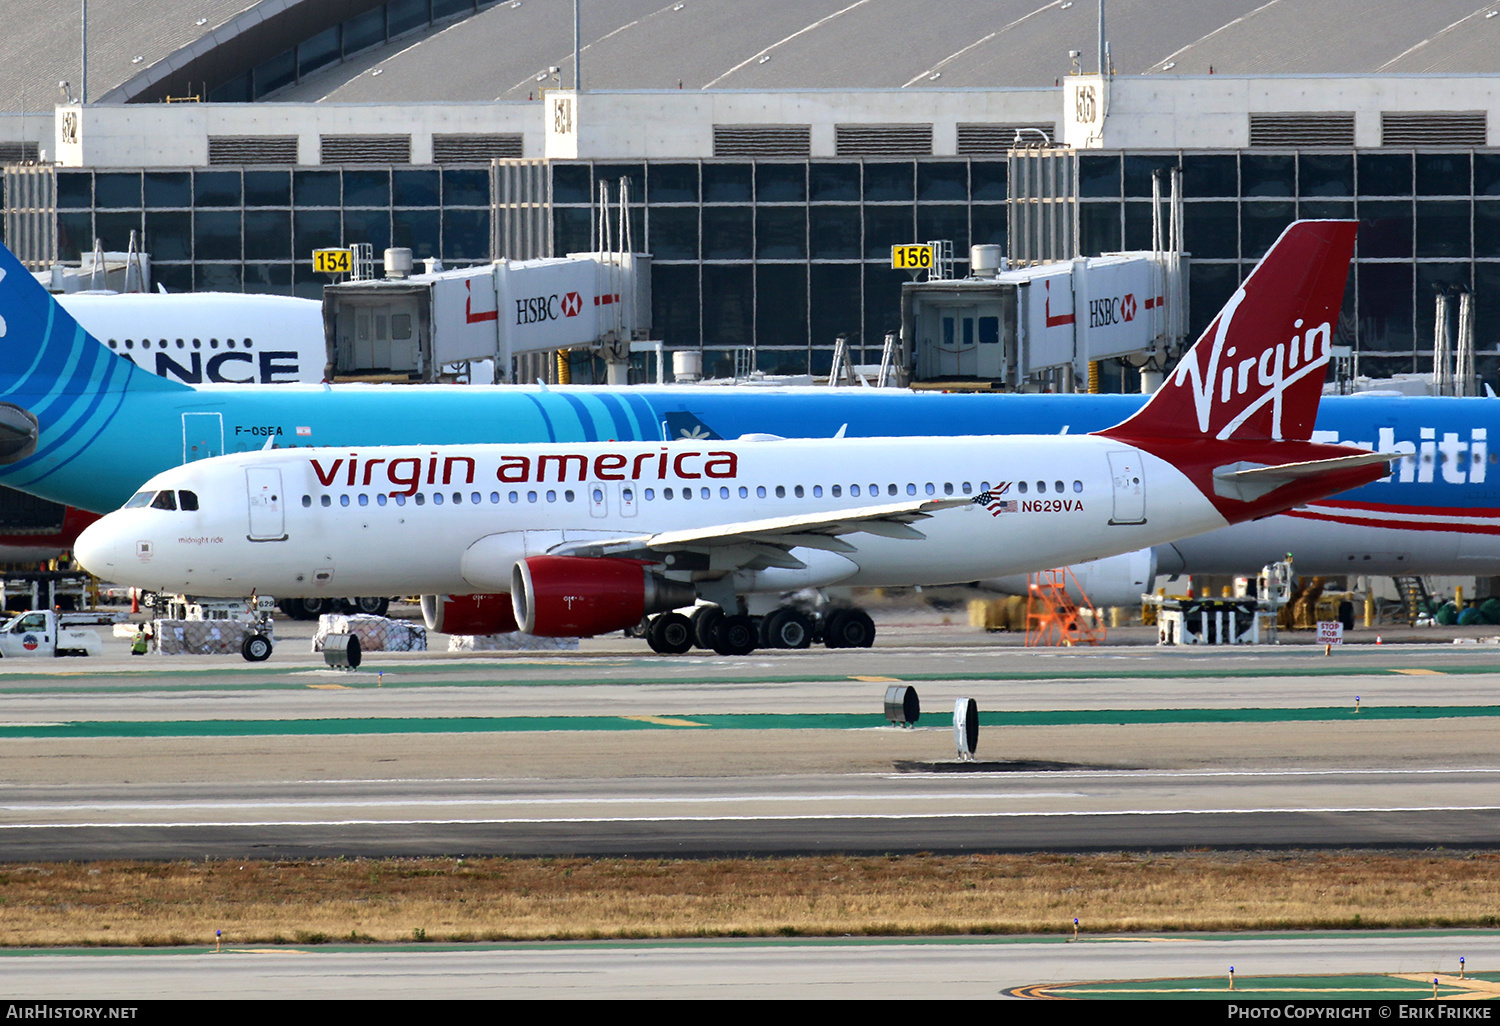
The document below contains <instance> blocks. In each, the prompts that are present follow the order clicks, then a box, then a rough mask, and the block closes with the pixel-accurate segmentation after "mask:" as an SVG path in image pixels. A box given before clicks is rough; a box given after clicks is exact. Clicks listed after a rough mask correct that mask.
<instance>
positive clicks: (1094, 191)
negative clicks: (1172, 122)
mask: <svg viewBox="0 0 1500 1026" xmlns="http://www.w3.org/2000/svg"><path fill="white" fill-rule="evenodd" d="M1187 159H1188V158H1183V161H1184V164H1186V161H1187ZM1078 195H1079V197H1080V198H1085V199H1088V198H1093V199H1118V198H1119V196H1120V158H1119V157H1118V156H1104V155H1095V154H1081V155H1080V156H1079V158H1078Z"/></svg>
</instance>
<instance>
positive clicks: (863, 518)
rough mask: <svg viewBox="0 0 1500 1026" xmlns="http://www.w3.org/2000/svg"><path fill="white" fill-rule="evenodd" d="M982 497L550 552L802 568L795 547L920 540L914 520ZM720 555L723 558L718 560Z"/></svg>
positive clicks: (745, 523)
mask: <svg viewBox="0 0 1500 1026" xmlns="http://www.w3.org/2000/svg"><path fill="white" fill-rule="evenodd" d="M981 501H987V500H986V496H985V495H983V494H981V495H979V496H967V497H964V498H953V499H926V500H918V499H913V500H910V501H908V502H891V503H884V504H881V505H875V506H855V507H851V508H849V509H841V510H832V511H828V512H822V513H805V514H800V515H797V516H788V517H766V518H764V519H760V520H742V521H739V522H737V523H728V524H716V525H714V526H711V527H694V528H688V529H685V530H680V531H662V532H659V533H657V534H643V535H636V536H633V537H622V538H607V539H602V540H601V539H590V540H587V541H580V542H574V543H565V544H563V545H561V546H558V547H557V548H554V549H551V550H549V554H550V555H556V556H613V557H616V558H623V559H646V560H651V561H653V562H655V561H658V560H660V559H661V558H662V557H664V556H666V555H668V554H671V553H698V554H701V555H704V556H709V557H710V560H711V562H712V563H713V564H714V567H713V568H714V569H730V568H731V566H726V565H725V564H732V567H733V568H735V569H738V568H747V569H755V568H759V567H767V566H781V567H787V568H789V569H794V570H795V569H801V568H802V566H803V564H802V562H801V561H800V560H798V559H797V558H796V557H795V556H792V555H791V554H790V550H792V549H794V548H799V547H800V548H812V549H824V550H827V551H829V552H854V551H856V549H855V546H853V545H851V544H850V543H849V542H847V541H844V540H843V539H842V538H841V537H839V536H840V535H846V534H861V533H863V534H873V535H878V536H880V537H882V538H902V539H910V540H913V541H920V540H921V539H923V538H925V537H926V535H924V534H923V533H922V532H921V531H918V530H917V529H916V528H914V527H912V526H911V525H912V523H913V522H914V521H918V520H925V519H927V518H928V517H930V516H931V515H932V514H933V513H936V512H937V511H939V510H944V509H955V508H957V507H961V506H970V505H974V504H975V503H977V502H981ZM716 556H717V557H720V558H714V557H716ZM723 557H728V558H727V559H726V558H723Z"/></svg>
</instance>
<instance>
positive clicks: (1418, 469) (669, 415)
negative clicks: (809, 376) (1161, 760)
mask: <svg viewBox="0 0 1500 1026" xmlns="http://www.w3.org/2000/svg"><path fill="white" fill-rule="evenodd" d="M107 298H110V297H107ZM132 330H135V329H132ZM138 333H139V334H140V335H141V337H145V338H156V339H158V341H159V340H160V339H161V338H166V337H168V335H167V334H165V333H163V332H160V331H153V330H151V328H150V326H149V325H147V324H145V323H142V325H141V326H140V328H139V331H138ZM105 334H110V333H109V332H106V333H105ZM240 334H241V335H242V336H249V337H252V338H254V339H255V341H256V346H257V349H258V348H259V347H260V345H261V343H262V339H263V332H261V330H260V326H259V325H247V326H245V327H244V328H243V329H242V331H241V333H240ZM119 336H120V333H119V332H115V333H114V337H116V338H117V339H118V338H119ZM126 337H128V336H126ZM231 337H234V336H231ZM267 337H268V336H267ZM173 343H174V345H173V347H172V348H175V336H174V337H173ZM265 344H266V345H276V346H278V348H280V343H279V342H266V343H265ZM0 346H3V347H4V352H5V353H6V359H5V360H3V361H0V484H4V485H9V486H12V487H17V488H20V489H22V490H24V491H27V492H30V493H32V494H35V495H39V496H41V497H43V498H48V499H51V500H53V501H56V502H61V503H64V504H67V505H71V506H76V507H78V508H80V509H83V510H88V511H92V512H95V513H103V512H107V511H109V510H112V509H115V508H118V507H119V505H120V504H121V503H123V502H124V501H125V500H126V499H128V498H129V497H130V496H131V495H132V494H133V493H135V492H136V491H137V490H138V489H139V487H140V484H141V482H142V481H144V480H146V479H147V478H149V477H150V476H151V475H153V474H156V473H158V472H160V471H163V470H166V469H167V468H169V467H174V466H178V465H181V464H183V463H186V462H190V461H193V460H198V459H202V458H205V457H208V456H214V455H219V454H221V453H234V452H249V451H253V450H258V449H260V448H263V447H264V446H265V445H267V444H268V443H269V444H271V445H273V446H282V447H284V446H289V445H320V446H339V447H349V446H372V445H393V444H411V443H417V442H423V443H428V444H433V445H446V444H456V443H510V442H517V443H527V442H580V441H604V440H608V439H615V440H618V441H627V440H635V441H660V440H664V439H677V438H687V439H703V440H713V439H718V438H721V437H722V438H735V437H738V436H740V435H744V434H749V433H765V432H773V433H776V434H780V435H788V436H797V437H823V438H827V437H829V436H832V435H833V434H834V433H835V432H837V431H839V430H840V428H841V427H843V428H845V430H846V433H847V434H848V435H849V436H850V437H861V436H863V437H869V436H879V435H896V434H909V435H929V436H936V435H948V434H954V435H978V434H1007V433H1026V432H1034V433H1049V434H1055V433H1061V432H1070V433H1074V434H1077V433H1081V432H1087V431H1097V430H1101V429H1103V428H1106V427H1108V426H1109V425H1111V424H1115V423H1118V422H1120V421H1121V420H1123V419H1125V418H1126V417H1128V416H1129V415H1130V414H1131V413H1133V412H1135V411H1136V410H1137V409H1139V408H1140V405H1141V403H1142V402H1143V397H1141V396H1138V395H946V394H940V393H933V392H919V393H911V392H906V391H900V390H896V389H869V388H856V389H829V388H816V389H732V388H687V387H681V386H678V387H670V388H650V387H636V388H628V389H620V390H614V389H605V388H599V387H596V386H585V387H576V388H565V387H551V388H538V387H524V386H484V385H468V386H421V385H403V386H392V385H386V386H351V385H346V386H334V387H328V386H319V385H278V386H275V387H262V386H255V385H244V386H230V385H224V386H215V385H207V384H205V385H188V384H184V383H182V382H180V381H174V380H168V379H163V378H159V377H157V376H155V375H152V374H148V373H145V371H144V370H143V369H142V368H140V367H137V366H136V365H134V364H132V363H129V362H127V361H126V360H124V359H123V358H122V357H120V356H118V355H116V353H117V352H118V350H116V351H113V352H112V351H111V350H109V349H108V348H107V347H105V346H104V345H103V344H101V343H99V342H97V341H95V339H94V338H92V337H91V336H90V335H89V333H87V332H85V331H83V330H82V329H81V328H79V326H78V325H77V323H76V322H75V321H73V319H72V318H71V317H69V315H68V314H67V312H66V311H64V310H62V309H61V308H60V307H58V305H57V304H56V303H55V302H54V301H53V299H52V297H51V296H49V295H48V294H47V293H46V291H45V290H44V289H43V288H42V287H41V286H40V285H38V284H37V283H36V281H35V279H34V278H33V277H32V275H31V274H30V273H29V272H27V271H26V270H25V269H24V268H23V267H22V266H21V264H20V263H19V262H18V261H16V259H15V257H14V256H13V255H12V254H11V253H10V252H9V250H6V249H5V248H4V247H3V246H0ZM170 351H172V349H169V352H170ZM1491 421H1496V422H1497V428H1500V403H1496V402H1495V401H1494V400H1492V399H1452V398H1408V397H1400V396H1335V397H1329V398H1327V399H1326V400H1324V402H1323V403H1322V406H1321V411H1320V414H1319V418H1318V425H1317V426H1318V430H1319V432H1320V434H1319V435H1318V436H1316V437H1318V439H1319V440H1338V441H1339V442H1341V443H1344V444H1352V445H1357V446H1360V447H1364V448H1375V449H1379V450H1382V451H1394V452H1401V453H1404V454H1405V455H1404V456H1403V458H1402V459H1401V460H1400V462H1399V463H1398V465H1397V467H1396V470H1395V473H1393V474H1391V475H1390V476H1388V477H1386V478H1384V479H1382V480H1381V481H1378V482H1375V483H1373V484H1370V485H1367V486H1365V487H1363V488H1359V489H1356V490H1353V491H1350V492H1346V493H1343V494H1340V495H1338V496H1335V497H1334V498H1333V499H1329V500H1323V501H1320V502H1317V503H1313V504H1310V505H1309V506H1307V507H1305V508H1302V509H1299V510H1295V511H1293V512H1291V513H1289V514H1285V515H1282V516H1278V517H1271V518H1267V519H1265V520H1259V521H1254V522H1252V523H1247V524H1241V525H1238V526H1235V527H1233V528H1229V529H1227V530H1219V531H1215V532H1213V533H1211V534H1209V535H1206V536H1203V537H1201V538H1194V539H1189V540H1185V541H1178V542H1175V543H1171V544H1170V545H1162V546H1158V547H1155V548H1154V549H1148V550H1142V551H1139V552H1136V553H1132V554H1129V555H1126V556H1120V557H1114V558H1112V559H1111V560H1108V561H1106V562H1105V563H1103V564H1099V565H1096V566H1094V567H1092V568H1090V570H1089V574H1088V579H1087V581H1086V583H1085V586H1086V588H1087V589H1088V591H1089V594H1090V596H1091V597H1092V598H1093V599H1094V601H1095V602H1096V603H1099V604H1104V605H1109V604H1117V603H1125V602H1133V601H1135V600H1136V599H1135V596H1138V595H1139V593H1140V592H1141V590H1143V585H1142V583H1141V582H1142V581H1145V582H1147V583H1146V585H1145V586H1146V587H1149V582H1150V580H1151V579H1152V576H1153V575H1154V574H1156V573H1157V572H1162V573H1220V572H1223V573H1245V572H1247V571H1254V570H1255V569H1258V568H1259V567H1260V566H1262V565H1264V564H1265V563H1267V562H1269V561H1271V560H1274V559H1279V558H1281V556H1283V555H1284V554H1285V553H1286V552H1288V551H1291V552H1293V553H1294V554H1295V555H1296V565H1297V566H1298V567H1299V569H1301V570H1303V571H1304V572H1308V573H1331V574H1338V573H1365V574H1399V573H1450V574H1475V575H1491V574H1500V490H1497V484H1500V472H1497V469H1496V468H1495V467H1494V463H1495V461H1496V458H1497V452H1500V450H1497V451H1491V450H1490V449H1489V447H1488V426H1489V424H1490V422H1491ZM33 540H34V539H33ZM313 594H314V593H313V591H312V590H311V589H309V592H308V595H309V597H311V596H313Z"/></svg>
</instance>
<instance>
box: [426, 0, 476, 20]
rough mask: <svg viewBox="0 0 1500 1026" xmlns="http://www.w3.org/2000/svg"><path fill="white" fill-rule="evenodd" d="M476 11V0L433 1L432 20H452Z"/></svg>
mask: <svg viewBox="0 0 1500 1026" xmlns="http://www.w3.org/2000/svg"><path fill="white" fill-rule="evenodd" d="M473 9H474V0H432V20H433V21H437V20H438V19H440V18H450V17H452V16H453V15H455V14H462V13H464V12H466V11H472V10H473Z"/></svg>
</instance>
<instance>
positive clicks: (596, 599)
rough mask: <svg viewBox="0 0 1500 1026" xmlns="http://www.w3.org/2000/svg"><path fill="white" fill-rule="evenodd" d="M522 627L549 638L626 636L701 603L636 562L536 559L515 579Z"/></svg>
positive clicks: (519, 568) (687, 588) (686, 588)
mask: <svg viewBox="0 0 1500 1026" xmlns="http://www.w3.org/2000/svg"><path fill="white" fill-rule="evenodd" d="M510 594H511V601H512V603H513V605H514V609H515V616H516V622H517V623H519V624H520V625H521V630H523V631H525V632H526V633H527V634H536V635H539V636H541V637H544V638H579V637H585V638H586V637H592V636H593V635H595V634H608V633H610V632H611V631H621V630H624V629H625V628H627V627H633V626H635V625H636V624H638V623H640V622H641V619H642V617H644V616H646V615H648V614H650V613H661V612H665V611H667V610H669V609H676V608H678V607H679V606H690V605H692V604H693V603H694V602H695V601H697V597H698V596H697V590H696V589H695V588H694V587H693V586H692V585H691V584H685V583H683V582H680V581H671V580H668V579H667V578H665V577H662V576H661V575H660V574H657V573H653V572H652V571H651V570H650V569H649V565H648V564H646V563H642V562H639V561H638V560H634V559H595V558H590V557H586V556H532V557H531V558H530V559H524V560H522V561H521V562H519V563H517V564H516V567H515V570H514V571H513V572H512V574H511V588H510Z"/></svg>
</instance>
